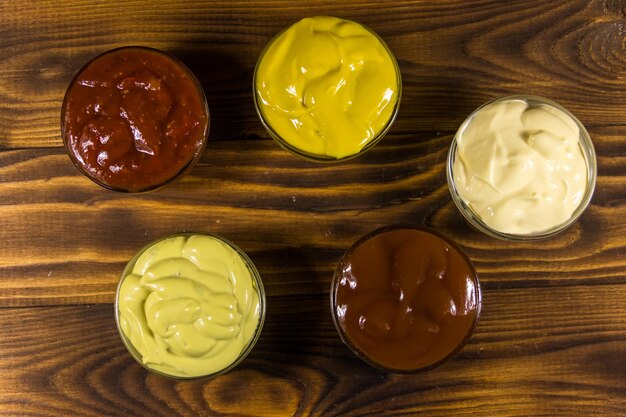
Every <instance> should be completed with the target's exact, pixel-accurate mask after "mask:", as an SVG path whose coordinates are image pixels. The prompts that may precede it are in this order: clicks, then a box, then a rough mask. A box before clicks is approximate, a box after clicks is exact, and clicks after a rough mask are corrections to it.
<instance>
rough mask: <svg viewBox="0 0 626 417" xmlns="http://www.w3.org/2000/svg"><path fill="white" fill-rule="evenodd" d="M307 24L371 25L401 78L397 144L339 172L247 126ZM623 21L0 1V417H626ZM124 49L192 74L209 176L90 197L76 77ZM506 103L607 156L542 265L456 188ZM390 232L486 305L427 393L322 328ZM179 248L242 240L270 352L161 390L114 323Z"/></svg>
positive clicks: (369, 5)
mask: <svg viewBox="0 0 626 417" xmlns="http://www.w3.org/2000/svg"><path fill="white" fill-rule="evenodd" d="M309 15H337V16H340V17H345V18H350V19H353V20H356V21H359V22H361V23H364V24H366V25H368V26H369V27H371V28H372V29H374V30H375V31H376V32H378V33H379V34H380V35H381V36H382V37H383V38H384V39H385V40H386V41H387V42H388V44H389V46H390V48H391V49H392V50H393V51H394V53H395V55H396V57H397V59H398V61H399V65H400V68H401V71H402V77H403V87H404V90H403V98H402V105H401V110H400V113H399V116H398V119H397V120H396V122H395V124H394V125H393V127H392V129H391V131H390V133H389V134H388V136H387V137H385V139H383V141H382V142H381V143H380V144H379V145H377V146H376V147H375V148H374V149H373V150H372V151H370V152H369V153H367V154H366V155H364V156H362V157H359V158H357V159H355V160H352V161H349V162H345V163H341V164H333V165H323V166H320V165H315V164H312V163H308V162H305V161H303V160H301V159H299V158H296V157H295V156H292V155H291V154H289V153H287V152H285V151H283V150H282V149H281V148H280V147H279V146H277V145H276V144H275V143H274V142H273V141H272V140H270V139H269V138H268V135H267V134H266V132H265V131H264V130H263V128H262V126H261V124H260V122H259V120H258V118H257V116H256V114H255V111H254V107H253V101H252V90H251V79H252V72H253V69H254V65H255V63H256V59H257V57H258V55H259V53H260V52H261V50H262V48H263V46H264V45H265V44H266V42H267V41H268V40H269V39H270V38H271V37H272V36H273V35H274V34H275V33H276V32H277V31H279V30H280V29H281V28H283V27H285V26H287V25H289V24H291V23H293V22H294V21H296V20H298V19H300V18H301V17H304V16H309ZM625 15H626V3H625V2H624V1H621V0H604V1H600V0H593V1H585V0H562V1H545V0H530V1H500V0H489V1H487V0H485V1H466V0H456V1H448V0H446V1H444V0H431V1H393V2H391V1H389V2H385V1H380V2H374V1H345V2H336V1H323V2H309V1H305V0H301V1H281V0H275V1H232V2H231V1H203V0H198V1H182V0H180V1H168V2H165V1H162V2H157V1H155V2H151V1H148V0H127V1H125V2H118V3H113V2H105V1H100V2H91V1H83V0H76V1H69V0H63V1H60V0H54V1H32V0H31V1H26V0H20V1H11V0H2V1H0V17H1V19H0V33H1V36H0V58H1V59H0V224H2V227H1V228H0V242H1V244H0V245H1V246H0V307H1V309H0V329H2V330H1V335H0V415H3V416H26V415H28V416H69V415H72V416H109V415H111V416H112V415H119V416H173V415H182V416H196V415H316V416H339V415H341V416H350V415H354V416H356V415H375V414H388V415H418V414H419V415H426V416H452V415H463V416H470V415H471V416H539V415H541V416H560V415H563V416H572V415H581V416H600V415H603V416H604V415H606V416H609V415H612V416H618V415H621V416H624V415H626V361H625V360H624V358H625V352H626V308H625V307H626V302H625V299H626V193H625V189H626V188H625V187H626V17H625ZM131 44H132V45H146V46H152V47H155V48H159V49H162V50H165V51H167V52H170V53H172V54H173V55H175V56H176V57H178V58H180V59H181V60H182V61H184V62H185V63H186V64H187V65H188V66H189V67H190V68H191V69H192V70H193V71H194V72H195V74H197V76H198V78H199V79H200V80H201V82H202V85H203V87H204V89H205V91H206V94H207V96H208V101H209V106H210V108H211V122H212V126H211V134H210V142H209V144H208V147H207V149H206V151H205V152H204V155H203V158H202V160H201V163H200V164H199V165H197V166H196V168H194V169H193V170H192V171H191V172H190V173H189V174H188V175H187V176H186V177H185V178H184V179H183V180H182V181H181V182H179V183H177V184H175V185H173V186H170V187H168V188H166V189H163V190H161V191H158V192H154V193H148V194H140V195H132V194H131V195H127V194H121V193H116V192H111V191H107V190H105V189H102V188H100V187H98V186H96V185H95V184H93V183H92V182H90V181H89V180H88V179H86V178H85V177H83V176H82V175H81V174H80V173H79V172H78V171H77V169H76V168H75V167H74V166H73V165H72V163H71V162H70V159H69V158H68V157H67V155H66V153H65V150H64V148H63V145H62V141H61V138H60V131H59V117H60V107H61V102H62V99H63V95H64V92H65V89H66V87H67V85H68V83H69V81H70V80H71V78H72V76H73V75H74V73H75V72H76V71H77V70H78V69H79V68H80V67H81V66H82V65H83V64H84V63H85V62H86V61H88V60H89V59H90V58H92V57H94V56H95V55H97V54H99V53H101V52H103V51H105V50H108V49H111V48H114V47H118V46H123V45H131ZM512 93H531V94H537V95H542V96H546V97H549V98H551V99H553V100H555V101H557V102H560V103H561V104H562V105H564V106H565V107H567V108H568V109H569V110H570V111H572V112H573V113H574V114H575V115H577V116H578V118H579V119H580V120H581V121H582V122H583V124H585V125H586V127H587V128H588V130H589V132H590V134H591V136H592V138H593V141H594V144H595V148H596V151H597V154H598V166H599V168H598V172H599V176H598V181H597V189H596V193H595V195H594V198H593V200H592V203H591V205H590V207H589V208H588V210H587V211H586V212H585V214H584V215H583V216H582V218H581V219H580V220H579V221H578V222H577V223H575V224H574V225H573V226H572V227H571V228H569V229H568V230H567V231H565V232H563V233H562V234H560V235H558V236H556V237H554V238H550V239H546V240H544V241H540V242H535V243H516V242H504V241H498V240H494V239H492V238H489V237H487V236H485V235H482V234H480V233H478V232H475V231H473V230H472V229H471V228H470V227H469V226H468V225H467V224H466V223H465V222H464V220H463V219H462V217H461V215H460V214H459V212H458V211H457V209H456V208H455V206H454V204H453V203H452V201H451V199H450V196H449V192H448V187H447V185H446V177H445V161H446V154H447V152H448V147H449V145H450V141H451V139H452V135H453V134H454V132H455V131H456V129H457V128H458V126H459V125H460V123H461V122H462V121H463V119H464V118H465V117H466V116H467V115H468V114H469V113H470V112H471V111H472V110H473V109H474V108H476V107H477V106H478V105H480V104H482V103H483V102H485V101H487V100H490V99H492V98H495V97H498V96H503V95H508V94H512ZM397 223H408V224H417V225H427V226H430V227H433V228H435V229H437V230H439V231H441V232H443V233H445V234H447V235H448V236H450V237H451V238H453V239H454V240H455V241H456V242H458V243H459V244H460V245H461V246H462V247H463V248H464V249H465V250H466V252H467V253H468V254H469V256H470V257H471V259H472V260H473V261H474V263H475V265H476V268H477V270H478V272H479V275H480V279H481V281H482V285H483V311H482V316H481V320H480V323H479V325H478V327H477V329H476V332H475V334H474V336H473V338H472V340H471V342H470V343H469V344H468V345H467V346H466V347H465V349H464V350H463V351H462V352H461V353H460V354H459V355H457V356H456V357H455V358H454V359H453V360H451V361H449V362H448V363H446V364H445V365H443V366H441V367H440V368H437V369H435V370H432V371H430V372H427V373H422V374H417V375H405V376H400V375H391V374H386V373H383V372H380V371H377V370H375V369H373V368H371V367H369V366H367V365H366V364H365V363H363V362H361V361H360V360H358V359H357V358H355V357H354V356H353V355H352V353H351V352H350V351H349V350H348V349H347V348H346V347H345V346H344V345H343V344H342V343H341V341H340V339H339V337H338V335H337V333H336V331H335V328H334V326H333V324H332V320H331V316H330V311H329V300H328V292H329V291H328V290H329V283H330V278H331V276H332V273H333V270H334V266H335V264H336V262H337V260H338V259H339V257H340V256H341V254H342V253H343V251H344V250H345V249H346V248H347V247H348V246H349V245H350V244H351V243H352V242H354V241H355V240H356V239H357V238H358V237H360V236H361V235H363V234H365V233H367V232H369V231H371V230H373V229H375V228H377V227H379V226H383V225H389V224H397ZM179 231H201V232H214V233H217V234H220V235H222V236H224V237H226V238H228V239H230V240H232V241H234V242H236V243H237V244H238V245H239V246H241V248H242V249H243V250H245V251H246V252H247V253H248V254H249V255H250V257H251V258H252V260H253V261H254V262H255V263H256V265H257V267H258V269H259V271H260V273H261V275H262V277H263V281H264V284H265V289H266V292H267V320H266V325H265V328H264V330H263V333H262V335H261V338H260V340H259V342H258V344H257V346H256V348H255V349H254V351H253V352H252V353H251V354H250V355H249V356H248V358H247V359H246V360H245V361H244V362H243V363H242V364H241V365H240V366H239V367H238V368H236V369H235V370H234V371H232V372H230V373H228V374H226V375H224V376H221V377H218V378H215V379H213V380H209V381H198V382H173V381H169V380H166V379H163V378H160V377H158V376H155V375H151V374H148V373H146V371H144V370H143V368H141V367H140V366H139V365H138V364H137V363H135V361H134V360H133V359H132V358H131V357H130V355H128V353H127V352H126V350H125V348H124V346H123V345H122V343H121V341H120V339H119V337H118V334H117V329H116V326H115V321H114V318H113V305H112V302H113V299H114V292H115V288H116V284H117V282H118V279H119V276H120V273H121V271H122V269H123V267H124V265H125V263H126V262H127V261H128V260H129V258H130V257H131V256H132V255H133V253H134V252H135V251H136V250H138V249H139V248H140V247H141V246H143V245H144V244H146V243H147V242H149V241H151V240H153V239H155V238H158V237H160V236H163V235H165V234H170V233H173V232H179Z"/></svg>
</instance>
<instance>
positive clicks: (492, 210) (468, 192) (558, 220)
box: [446, 95, 597, 240]
mask: <svg viewBox="0 0 626 417" xmlns="http://www.w3.org/2000/svg"><path fill="white" fill-rule="evenodd" d="M446 171H447V178H448V187H449V188H450V193H451V194H452V199H453V201H454V203H455V204H456V206H457V207H458V209H459V210H460V211H461V213H462V214H463V216H464V217H465V219H466V220H467V221H468V222H469V223H470V224H471V225H472V226H474V227H475V228H476V229H478V230H480V231H482V232H484V233H486V234H488V235H490V236H492V237H496V238H500V239H505V240H529V239H540V238H546V237H549V236H553V235H555V234H557V233H559V232H561V231H563V230H564V229H566V228H567V227H569V226H571V225H572V224H573V223H574V222H575V221H576V220H577V219H578V218H579V217H580V216H581V215H582V213H583V212H584V211H585V209H586V208H587V206H588V205H589V202H590V201H591V197H592V195H593V191H594V189H595V183H596V175H597V164H596V154H595V151H594V148H593V143H592V141H591V138H590V136H589V133H588V132H587V130H586V129H585V127H584V126H583V125H582V123H581V122H580V121H579V120H578V119H577V118H576V117H575V116H574V115H573V114H572V113H570V112H569V111H568V110H567V109H565V108H564V107H563V106H561V105H559V104H557V103H555V102H553V101H551V100H548V99H546V98H543V97H537V96H531V95H513V96H508V97H503V98H499V99H496V100H493V101H490V102H488V103H486V104H484V105H482V106H480V107H479V108H478V109H476V110H475V111H474V112H473V113H472V114H471V115H470V116H469V117H468V118H467V119H466V120H465V121H464V122H463V124H462V125H461V127H460V128H459V130H458V131H457V133H456V135H455V136H454V138H453V140H452V145H451V147H450V151H449V153H448V163H447V170H446Z"/></svg>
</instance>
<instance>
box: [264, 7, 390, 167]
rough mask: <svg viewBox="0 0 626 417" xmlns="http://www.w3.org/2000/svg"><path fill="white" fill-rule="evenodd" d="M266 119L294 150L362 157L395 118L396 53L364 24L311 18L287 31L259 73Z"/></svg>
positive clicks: (269, 51) (273, 44) (271, 47)
mask: <svg viewBox="0 0 626 417" xmlns="http://www.w3.org/2000/svg"><path fill="white" fill-rule="evenodd" d="M255 90H256V92H255V94H256V101H257V107H258V110H259V112H260V114H261V117H262V119H264V122H265V124H266V125H268V126H269V128H270V129H271V130H273V132H274V133H275V135H278V136H279V137H280V139H282V140H283V141H284V142H286V144H287V145H289V147H292V148H295V149H296V150H299V151H301V152H304V153H307V154H312V155H313V156H316V155H319V156H322V157H332V158H337V159H340V158H344V157H347V156H351V155H354V154H357V153H359V152H360V151H361V149H363V148H364V147H365V146H367V145H368V143H370V142H372V141H374V140H375V139H377V138H378V137H380V134H381V132H382V133H384V131H385V130H386V128H388V127H389V125H390V124H391V122H392V121H393V117H394V113H395V112H396V111H397V104H398V101H399V98H400V90H401V78H400V72H399V70H398V66H397V64H396V61H395V58H394V57H393V55H392V54H391V52H390V51H389V49H388V48H387V47H386V46H385V45H384V43H383V42H382V40H381V39H380V38H379V37H378V36H377V35H375V34H374V33H373V32H371V31H370V30H368V29H367V28H365V27H364V26H362V25H360V24H358V23H355V22H352V21H348V20H343V19H338V18H335V17H326V16H322V17H312V18H305V19H302V20H301V21H299V22H297V23H295V24H294V25H292V26H291V27H289V28H288V29H286V30H285V31H283V32H282V33H281V34H279V35H278V36H277V37H276V38H275V39H274V40H273V41H272V42H271V44H270V45H269V46H268V47H267V49H266V50H265V52H264V54H263V55H262V56H261V58H260V60H259V63H258V65H257V69H256V71H255Z"/></svg>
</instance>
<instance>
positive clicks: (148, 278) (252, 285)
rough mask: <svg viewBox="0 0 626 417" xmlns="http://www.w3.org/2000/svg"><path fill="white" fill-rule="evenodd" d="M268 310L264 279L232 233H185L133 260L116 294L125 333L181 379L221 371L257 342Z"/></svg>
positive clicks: (143, 355) (151, 366)
mask: <svg viewBox="0 0 626 417" xmlns="http://www.w3.org/2000/svg"><path fill="white" fill-rule="evenodd" d="M264 318H265V292H264V289H263V283H262V281H261V278H260V276H259V273H258V271H257V270H256V268H255V266H254V264H253V263H252V261H251V260H250V259H249V258H248V257H247V256H246V254H245V253H244V252H243V251H242V250H241V249H239V248H238V247H237V246H235V245H234V244H233V243H231V242H229V241H228V240H226V239H224V238H222V237H219V236H217V235H211V234H194V233H180V234H176V235H171V236H167V237H163V238H161V239H158V240H156V241H154V242H151V243H149V244H148V245H146V246H145V247H144V248H142V249H141V250H140V251H138V252H137V254H136V255H135V256H134V257H133V258H132V259H131V260H130V261H129V262H128V264H127V265H126V268H125V269H124V272H123V273H122V277H121V279H120V282H119V285H118V287H117V293H116V297H115V319H116V323H117V327H118V330H119V334H120V336H121V338H122V341H123V343H124V345H125V346H126V348H127V350H128V352H129V353H130V354H131V356H132V357H133V358H134V359H135V360H136V361H137V362H139V364H140V365H141V366H143V367H144V368H145V369H147V370H148V371H150V372H152V373H155V374H158V375H161V376H165V377H169V378H173V379H178V380H186V379H199V378H207V377H213V376H217V375H221V374H223V373H225V372H227V371H229V370H231V369H232V368H234V367H235V366H236V365H238V364H239V363H240V362H241V361H242V360H243V359H244V358H245V357H246V356H247V355H248V353H249V352H250V351H251V350H252V348H253V347H254V345H255V343H256V341H257V340H258V338H259V335H260V334H261V329H262V327H263V322H264Z"/></svg>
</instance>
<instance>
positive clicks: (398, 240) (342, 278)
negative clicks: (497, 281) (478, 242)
mask: <svg viewBox="0 0 626 417" xmlns="http://www.w3.org/2000/svg"><path fill="white" fill-rule="evenodd" d="M481 307H482V292H481V288H480V283H479V281H478V274H477V273H476V270H475V269H474V266H473V265H472V262H471V261H470V260H469V258H468V257H467V256H466V255H465V253H464V252H463V251H462V250H461V249H460V248H459V247H458V246H457V245H456V244H455V243H454V242H453V241H451V240H450V239H449V238H447V237H445V236H444V235H442V234H441V233H439V232H437V231H434V230H432V229H429V228H425V227H413V226H389V227H383V228H381V229H377V230H375V231H373V232H371V233H369V234H367V235H365V236H364V237H362V238H360V239H359V240H357V241H356V243H354V244H353V245H352V246H351V247H350V248H349V249H348V250H347V251H346V252H345V254H344V255H343V257H342V258H341V260H340V261H339V263H338V265H337V268H336V269H335V273H334V276H333V279H332V282H331V289H330V308H331V316H332V318H333V322H334V324H335V328H336V329H337V332H338V334H339V336H340V338H341V340H342V341H343V343H344V344H345V345H346V346H347V347H348V348H349V349H350V350H351V351H352V352H353V353H354V355H355V356H357V357H358V358H360V359H361V360H363V361H364V362H366V363H368V364H369V365H371V366H373V367H375V368H377V369H380V370H383V371H385V372H390V373H398V374H403V373H416V372H421V371H426V370H429V369H432V368H435V367H437V366H440V365H442V364H443V363H445V362H446V361H448V360H449V359H450V358H452V357H453V356H454V355H455V354H457V353H458V352H459V351H460V350H461V349H462V348H463V347H464V346H465V344H466V343H467V342H468V341H469V340H470V338H471V336H472V334H473V332H474V329H475V327H476V325H477V323H478V320H479V317H480V311H481Z"/></svg>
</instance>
